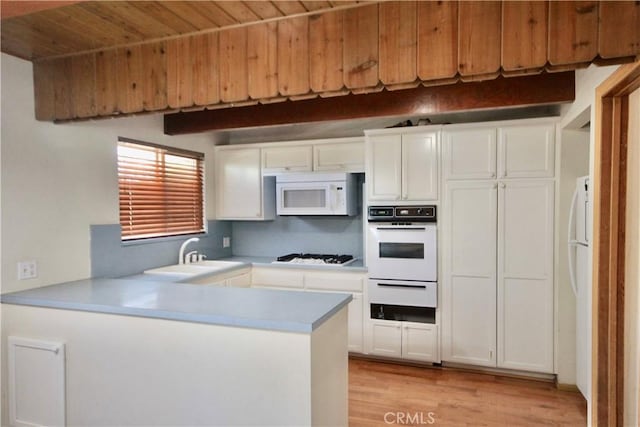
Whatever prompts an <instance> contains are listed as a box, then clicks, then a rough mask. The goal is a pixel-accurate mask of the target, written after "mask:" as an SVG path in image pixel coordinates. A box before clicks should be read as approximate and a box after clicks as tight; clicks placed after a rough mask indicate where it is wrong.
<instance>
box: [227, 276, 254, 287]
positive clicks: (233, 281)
mask: <svg viewBox="0 0 640 427" xmlns="http://www.w3.org/2000/svg"><path fill="white" fill-rule="evenodd" d="M225 285H226V286H230V287H233V288H248V287H249V286H251V273H244V274H240V275H238V276H234V277H229V278H228V279H227V280H226V282H225Z"/></svg>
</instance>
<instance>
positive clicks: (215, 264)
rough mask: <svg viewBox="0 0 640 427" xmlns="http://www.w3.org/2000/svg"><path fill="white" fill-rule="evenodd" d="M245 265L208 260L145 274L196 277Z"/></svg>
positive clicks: (153, 269)
mask: <svg viewBox="0 0 640 427" xmlns="http://www.w3.org/2000/svg"><path fill="white" fill-rule="evenodd" d="M243 264H244V263H242V262H236V261H216V260H206V261H198V262H194V263H191V264H174V265H167V266H165V267H158V268H152V269H150V270H145V271H144V274H162V275H166V274H170V275H181V276H195V275H200V274H208V273H216V272H218V271H221V270H225V269H228V268H232V267H238V266H241V265H243Z"/></svg>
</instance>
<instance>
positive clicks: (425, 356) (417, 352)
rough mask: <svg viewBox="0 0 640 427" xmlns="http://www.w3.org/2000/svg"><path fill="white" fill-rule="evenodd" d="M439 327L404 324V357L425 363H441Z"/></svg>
mask: <svg viewBox="0 0 640 427" xmlns="http://www.w3.org/2000/svg"><path fill="white" fill-rule="evenodd" d="M438 350H439V346H438V326H437V325H433V324H430V323H412V322H403V325H402V357H404V358H405V359H411V360H421V361H423V362H440V352H439V351H438Z"/></svg>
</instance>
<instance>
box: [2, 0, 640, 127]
mask: <svg viewBox="0 0 640 427" xmlns="http://www.w3.org/2000/svg"><path fill="white" fill-rule="evenodd" d="M3 3H5V2H4V1H3ZM2 51H3V52H6V53H10V54H13V55H17V56H20V57H23V58H26V59H30V60H32V61H33V62H34V84H35V92H36V93H35V97H36V118H37V119H39V120H53V121H56V120H73V119H82V118H90V117H99V116H111V115H116V114H132V113H142V112H148V111H167V112H172V111H179V110H180V111H191V110H202V109H216V108H227V107H241V106H247V105H256V104H270V103H274V102H282V101H286V100H292V101H299V100H305V99H311V98H317V97H322V98H328V97H340V96H344V95H347V94H362V93H375V92H380V91H382V90H383V89H386V90H390V91H391V90H399V89H407V88H415V87H418V86H434V85H443V84H452V83H456V82H461V81H462V82H472V81H482V80H491V79H495V78H496V77H498V76H500V75H503V76H521V75H532V74H541V73H542V74H543V75H544V74H545V73H547V72H555V71H563V70H573V69H576V68H580V67H584V66H587V65H589V64H590V63H592V62H606V63H622V62H628V61H630V60H633V59H634V58H636V57H637V55H639V54H640V2H637V1H607V2H599V1H593V0H591V1H572V2H563V1H481V2H475V1H449V2H439V1H438V2H435V1H433V2H431V1H389V2H377V1H375V2H343V1H171V2H164V1H143V2H139V1H117V2H78V3H76V4H72V5H66V6H62V7H59V8H53V9H49V10H43V11H39V12H35V13H31V14H27V15H20V16H13V17H9V18H6V19H3V20H2ZM531 90H535V88H531ZM336 102H339V101H336Z"/></svg>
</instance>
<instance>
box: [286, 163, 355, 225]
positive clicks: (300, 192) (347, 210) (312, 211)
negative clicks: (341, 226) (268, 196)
mask: <svg viewBox="0 0 640 427" xmlns="http://www.w3.org/2000/svg"><path fill="white" fill-rule="evenodd" d="M356 193H357V191H356V177H355V176H354V175H353V174H350V173H305V174H283V175H278V176H276V206H277V213H278V215H346V216H353V215H356V213H357V208H358V206H357V205H358V203H357V198H356Z"/></svg>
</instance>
